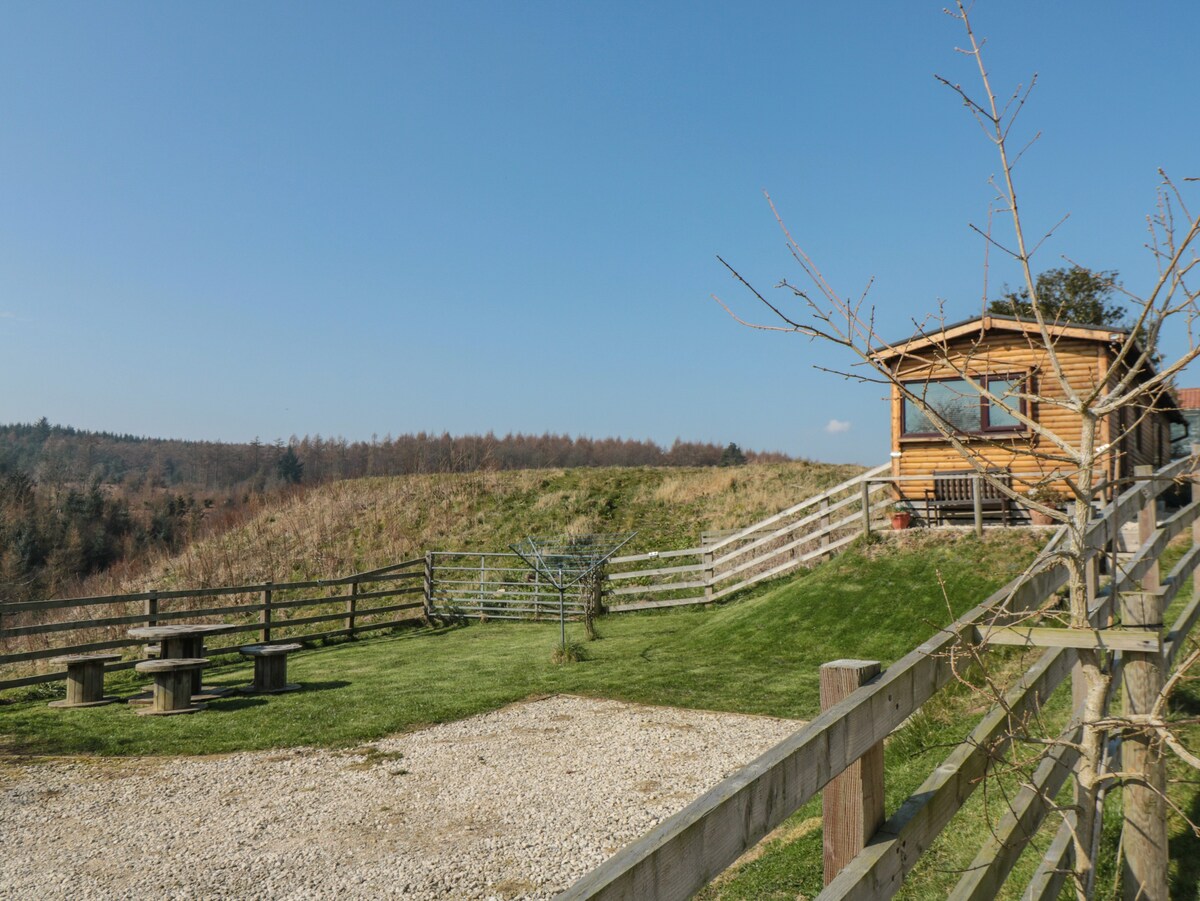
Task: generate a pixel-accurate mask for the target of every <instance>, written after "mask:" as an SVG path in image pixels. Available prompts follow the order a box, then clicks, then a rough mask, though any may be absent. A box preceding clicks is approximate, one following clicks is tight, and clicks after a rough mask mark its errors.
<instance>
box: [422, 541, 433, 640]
mask: <svg viewBox="0 0 1200 901" xmlns="http://www.w3.org/2000/svg"><path fill="white" fill-rule="evenodd" d="M424 601H425V622H427V623H428V622H429V618H430V617H431V616H433V553H432V552H431V551H426V552H425V597H424Z"/></svg>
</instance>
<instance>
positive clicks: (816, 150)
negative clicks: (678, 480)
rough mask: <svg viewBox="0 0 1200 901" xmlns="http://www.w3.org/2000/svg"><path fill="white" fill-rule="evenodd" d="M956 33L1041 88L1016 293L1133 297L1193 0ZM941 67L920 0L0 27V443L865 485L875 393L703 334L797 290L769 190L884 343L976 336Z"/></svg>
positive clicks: (1006, 77)
mask: <svg viewBox="0 0 1200 901" xmlns="http://www.w3.org/2000/svg"><path fill="white" fill-rule="evenodd" d="M737 6H740V7H745V6H746V5H737ZM974 18H975V23H976V26H977V29H978V30H979V31H980V32H981V33H982V34H984V35H985V36H986V37H987V38H988V46H987V51H988V53H989V63H990V68H991V70H992V74H993V76H994V77H995V79H996V83H997V84H998V85H1000V86H1004V87H1005V88H1008V87H1011V86H1013V85H1015V84H1016V83H1018V82H1022V81H1027V80H1028V78H1029V75H1030V74H1031V73H1032V72H1034V71H1036V72H1038V73H1039V88H1038V90H1037V91H1036V92H1035V94H1034V96H1033V99H1032V101H1031V103H1030V105H1029V108H1028V109H1027V111H1026V112H1025V113H1024V114H1023V115H1024V119H1023V121H1024V124H1025V126H1026V129H1027V131H1026V136H1029V135H1031V134H1032V133H1033V131H1034V130H1040V131H1042V133H1043V136H1042V138H1041V140H1040V141H1039V142H1038V144H1037V145H1036V146H1035V147H1034V149H1033V150H1031V151H1030V154H1029V155H1028V156H1027V157H1026V159H1025V161H1023V163H1022V167H1021V169H1020V171H1019V173H1018V174H1019V177H1020V179H1021V181H1020V185H1019V189H1020V190H1021V191H1022V197H1023V200H1024V203H1025V211H1026V214H1027V216H1028V220H1027V227H1029V228H1030V229H1031V230H1033V231H1035V232H1038V233H1040V231H1039V230H1044V229H1045V228H1046V227H1048V226H1049V225H1051V224H1052V223H1053V222H1054V221H1056V220H1057V219H1058V218H1060V217H1061V216H1062V215H1063V214H1065V213H1070V214H1071V218H1070V220H1069V221H1068V223H1067V224H1066V225H1065V226H1064V227H1063V228H1062V229H1061V231H1060V232H1059V234H1058V237H1057V238H1056V239H1055V241H1053V242H1052V243H1051V244H1050V245H1049V246H1048V247H1047V249H1046V250H1045V251H1044V253H1043V255H1042V258H1041V261H1040V265H1039V266H1038V267H1037V268H1040V269H1044V268H1050V267H1052V266H1055V265H1061V264H1062V260H1061V256H1062V255H1065V256H1068V257H1070V258H1072V259H1077V260H1079V261H1081V262H1083V263H1085V264H1088V265H1092V266H1094V267H1097V268H1104V269H1114V268H1115V269H1119V270H1120V271H1121V273H1122V276H1123V278H1124V280H1125V282H1126V284H1127V285H1129V286H1130V287H1137V286H1138V285H1144V284H1146V283H1147V281H1148V279H1150V278H1151V277H1152V272H1153V270H1152V267H1151V261H1150V259H1149V256H1148V254H1146V252H1145V251H1144V250H1143V249H1142V244H1143V242H1144V240H1145V221H1144V217H1145V214H1146V213H1147V212H1149V211H1150V209H1151V207H1152V204H1153V201H1154V188H1155V185H1156V175H1155V170H1156V167H1159V166H1162V167H1164V168H1166V169H1167V170H1168V171H1169V172H1170V173H1171V174H1173V175H1174V176H1176V177H1179V178H1182V177H1185V176H1196V175H1200V166H1197V158H1196V153H1197V150H1196V148H1197V147H1200V124H1198V121H1200V120H1198V117H1197V116H1195V114H1194V106H1195V100H1196V87H1195V48H1194V44H1193V43H1192V42H1193V41H1194V35H1195V34H1197V33H1198V32H1200V4H1195V3H1190V2H1174V3H1162V2H1159V3H1155V2H1149V3H1144V4H1127V3H1117V2H1090V3H1082V2H1064V3H1054V4H1049V3H1030V2H1009V3H1004V4H999V3H995V2H989V3H980V4H978V5H977V7H976V9H975V12H974ZM962 42H963V38H962V34H961V32H960V30H959V28H958V26H957V24H956V23H955V22H953V21H952V20H951V19H949V18H948V17H946V16H945V15H943V14H942V12H941V4H939V3H929V4H925V3H915V2H909V3H904V4H898V3H884V2H873V3H872V2H868V3H865V4H861V5H859V6H854V7H852V6H846V5H844V4H831V3H823V4H814V3H795V2H790V3H764V4H756V5H753V7H752V8H749V9H746V8H736V7H735V5H734V4H728V3H654V4H644V3H618V2H611V3H604V4H590V5H584V4H567V3H549V2H526V3H516V2H513V3H484V2H479V3H470V4H464V3H453V2H439V3H435V4H411V3H348V4H336V5H335V4H302V3H270V2H259V3H253V4H241V3H206V4H149V3H144V4H143V3H121V4H90V3H86V4H85V3H57V4H33V3H21V4H9V5H7V6H6V7H5V10H4V19H3V27H2V28H0V123H2V125H0V384H3V386H4V389H3V391H2V392H0V421H4V422H11V421H32V420H35V419H37V418H39V417H41V416H47V417H49V418H50V420H51V421H54V422H60V423H64V424H71V425H75V426H77V427H81V428H91V429H103V430H109V431H117V432H132V433H135V434H143V435H152V436H159V437H180V438H196V439H200V438H208V439H219V440H228V441H240V440H249V439H251V438H253V437H255V436H260V437H261V438H263V439H264V440H273V439H274V438H276V437H284V438H286V437H287V436H289V435H292V434H304V433H309V434H316V433H320V434H323V435H343V436H345V437H347V438H349V439H368V438H370V437H371V435H372V434H377V435H379V436H383V435H384V434H386V433H389V432H390V433H396V434H398V433H402V432H412V431H419V430H426V431H439V432H440V431H442V430H448V431H450V432H453V433H469V432H484V431H488V430H494V431H496V432H498V433H504V432H508V431H525V432H539V433H540V432H543V431H552V432H567V433H570V434H587V435H592V436H608V435H622V436H626V437H637V438H652V439H654V440H657V441H659V442H664V443H669V442H671V441H672V440H674V438H676V437H677V436H678V437H683V438H685V439H694V440H711V441H717V442H721V443H725V442H728V441H736V442H738V443H739V444H742V445H743V446H747V447H755V448H763V449H779V450H784V451H787V452H789V453H792V454H796V455H803V456H808V457H812V458H816V459H823V460H831V461H835V460H836V461H858V462H863V463H871V462H877V461H883V460H884V459H886V453H887V427H888V412H887V407H886V404H885V403H884V402H883V400H882V399H881V391H880V389H879V388H877V387H871V386H864V385H861V384H856V383H853V382H847V381H845V380H842V379H839V378H837V377H836V376H832V375H829V374H827V373H824V372H821V371H819V370H816V369H814V368H813V366H814V365H820V366H835V367H836V366H839V365H844V364H845V363H846V362H847V360H846V358H845V357H843V356H841V355H840V354H839V353H837V352H836V351H834V350H832V349H830V348H824V347H820V346H816V345H813V344H811V343H809V342H807V341H806V340H804V339H802V338H799V337H797V336H783V335H775V334H764V333H756V332H751V331H749V330H746V329H744V328H742V327H740V326H738V325H736V324H735V323H734V322H732V321H731V320H730V319H729V318H728V317H727V316H726V315H725V313H723V312H722V311H721V310H720V308H719V307H717V305H716V304H715V303H714V302H713V301H712V300H711V298H710V295H711V294H713V293H717V294H719V295H720V296H721V297H722V298H723V299H725V300H727V301H729V302H731V303H733V304H734V305H736V306H737V307H738V309H739V310H740V311H741V312H743V313H745V314H747V315H757V312H758V311H757V310H756V309H755V307H754V304H753V301H752V299H751V298H749V297H748V296H746V295H745V294H744V293H743V292H741V291H739V290H738V289H737V287H736V285H734V284H733V283H732V281H731V280H730V278H729V276H728V275H727V274H726V273H725V271H724V270H723V269H722V268H721V267H720V265H719V264H718V263H717V261H716V258H715V255H716V254H718V253H719V254H721V255H722V256H723V257H725V258H726V259H728V260H729V261H730V262H731V263H733V264H734V265H736V266H738V267H739V269H741V270H742V271H743V272H744V274H746V275H747V276H748V277H750V278H751V279H752V280H753V281H754V282H755V284H756V285H758V286H760V287H761V288H762V289H764V290H765V291H766V290H768V289H770V288H771V286H772V285H774V284H775V283H776V282H778V281H779V280H780V279H781V278H785V277H786V278H790V279H796V278H798V277H799V276H798V273H797V272H796V270H795V267H794V264H792V262H791V260H790V258H789V257H788V255H787V252H786V249H785V247H784V246H783V243H782V241H781V238H780V235H779V232H778V230H777V229H776V226H775V224H774V221H773V219H772V218H771V215H770V211H769V209H768V208H767V206H766V204H765V202H764V200H763V197H762V193H761V192H762V190H763V189H767V190H769V191H770V192H771V194H772V196H773V197H774V198H775V200H776V202H777V204H778V205H779V207H780V209H781V211H782V212H783V214H784V215H785V217H786V218H787V221H788V224H789V226H790V227H791V229H792V231H793V233H794V234H795V235H796V237H797V238H798V239H799V240H800V241H801V243H803V244H804V245H805V247H806V248H807V249H808V250H809V251H810V252H811V253H812V255H813V256H814V257H815V258H816V260H817V261H818V262H819V264H820V265H821V267H822V268H823V270H824V271H825V273H826V275H827V276H828V277H829V278H830V279H831V281H833V282H834V284H835V285H836V286H837V287H839V288H840V289H841V290H843V291H846V292H848V293H854V292H856V291H858V290H859V289H860V288H861V286H862V285H864V284H865V282H866V281H867V279H868V278H869V277H871V276H874V277H875V279H876V285H875V288H874V292H873V296H874V298H875V302H876V304H877V306H878V310H879V320H880V323H881V326H880V327H881V330H882V331H884V332H886V333H895V334H897V335H899V334H904V333H905V328H906V325H907V323H908V321H909V319H910V318H911V317H912V316H914V315H920V314H922V313H924V312H927V311H929V310H931V309H934V308H935V307H936V305H937V303H938V302H939V299H941V300H944V301H945V303H946V306H947V310H948V314H949V315H950V316H952V317H953V318H966V317H967V316H970V315H972V314H973V313H975V312H977V311H978V309H979V306H980V298H981V291H982V275H981V262H982V258H983V253H982V245H981V242H980V240H979V239H978V238H977V237H975V236H973V235H972V234H971V232H970V231H969V230H968V228H967V224H968V223H969V222H981V221H982V220H983V218H984V217H985V215H986V209H987V204H988V201H989V199H990V197H991V192H990V190H989V188H988V186H987V179H988V177H989V176H990V175H992V174H993V173H994V172H995V171H996V161H995V158H994V155H993V153H992V151H991V150H990V149H989V147H988V145H987V144H986V143H985V142H984V140H983V139H982V137H981V136H980V133H979V130H978V128H977V127H976V126H975V125H974V123H973V122H972V121H971V120H970V119H969V117H968V116H967V115H966V113H965V111H964V110H963V108H962V107H961V105H960V104H959V103H958V101H957V100H956V98H955V97H954V96H953V95H952V94H951V93H950V92H949V91H948V90H947V89H945V88H942V87H939V86H938V85H937V84H936V83H935V81H934V78H933V74H934V73H935V72H936V73H940V74H944V75H946V76H948V77H950V78H951V79H953V80H960V81H962V82H963V83H964V84H965V85H969V86H973V85H974V82H973V81H972V80H971V75H972V73H971V70H970V68H969V66H968V62H967V61H966V60H965V59H964V58H963V57H961V56H957V55H956V54H955V53H954V47H955V46H957V45H961V44H962ZM991 279H992V283H993V291H992V294H993V295H994V294H995V293H996V289H997V288H998V286H999V285H1000V283H1002V282H1003V281H1005V280H1006V279H1007V280H1008V281H1010V282H1013V281H1015V280H1016V274H1015V272H1013V271H1011V270H1008V269H1004V268H1002V267H999V266H997V267H995V268H994V270H993V272H992V275H991ZM776 293H777V294H778V292H776ZM778 299H780V300H786V298H783V297H782V296H780V297H779V298H778ZM1168 350H1169V347H1168ZM1191 381H1192V382H1200V375H1198V376H1197V377H1196V378H1192V379H1191ZM835 422H836V423H840V424H842V428H841V430H840V431H839V430H838V429H837V427H836V426H835V427H834V428H833V429H832V430H831V428H830V424H831V423H835Z"/></svg>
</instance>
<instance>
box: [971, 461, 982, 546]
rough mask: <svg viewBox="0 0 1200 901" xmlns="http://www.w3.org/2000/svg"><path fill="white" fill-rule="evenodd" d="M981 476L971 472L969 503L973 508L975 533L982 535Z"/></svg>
mask: <svg viewBox="0 0 1200 901" xmlns="http://www.w3.org/2000/svg"><path fill="white" fill-rule="evenodd" d="M981 480H982V476H980V474H979V473H977V472H973V473H971V504H972V506H973V507H974V508H975V534H976V535H978V536H979V537H980V538H982V537H983V486H982V484H981Z"/></svg>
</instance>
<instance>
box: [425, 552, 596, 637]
mask: <svg viewBox="0 0 1200 901" xmlns="http://www.w3.org/2000/svg"><path fill="white" fill-rule="evenodd" d="M428 559H429V572H430V580H429V586H430V591H429V598H428V605H429V612H430V614H431V615H433V616H438V617H445V618H449V619H459V618H470V619H523V620H535V621H536V620H543V619H558V616H559V609H558V607H559V600H560V597H559V593H558V589H556V588H555V587H554V586H553V585H552V584H550V582H549V581H548V580H547V579H546V578H544V577H543V576H542V575H541V573H539V572H538V571H537V570H535V569H533V568H532V567H531V566H530V565H529V564H528V563H526V562H525V560H524V558H523V557H521V556H520V555H519V554H513V553H484V554H475V553H467V552H462V553H459V552H455V551H432V552H430V553H429V554H428ZM573 574H574V573H570V572H567V573H566V575H568V576H570V575H573ZM562 601H563V608H564V609H563V614H564V616H565V617H566V618H568V619H578V618H580V617H582V616H583V612H584V602H583V599H582V597H581V595H580V591H579V589H578V588H577V587H573V588H571V589H569V590H568V591H567V592H565V594H564V596H563V597H562Z"/></svg>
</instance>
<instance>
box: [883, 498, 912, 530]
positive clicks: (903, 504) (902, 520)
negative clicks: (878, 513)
mask: <svg viewBox="0 0 1200 901" xmlns="http://www.w3.org/2000/svg"><path fill="white" fill-rule="evenodd" d="M888 510H889V512H890V513H891V514H892V528H893V529H895V530H896V531H899V530H901V529H907V528H908V527H909V526H911V525H912V518H913V508H912V504H910V503H909V502H908V501H906V500H898V501H893V502H892V503H891V504H890V505H888Z"/></svg>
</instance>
